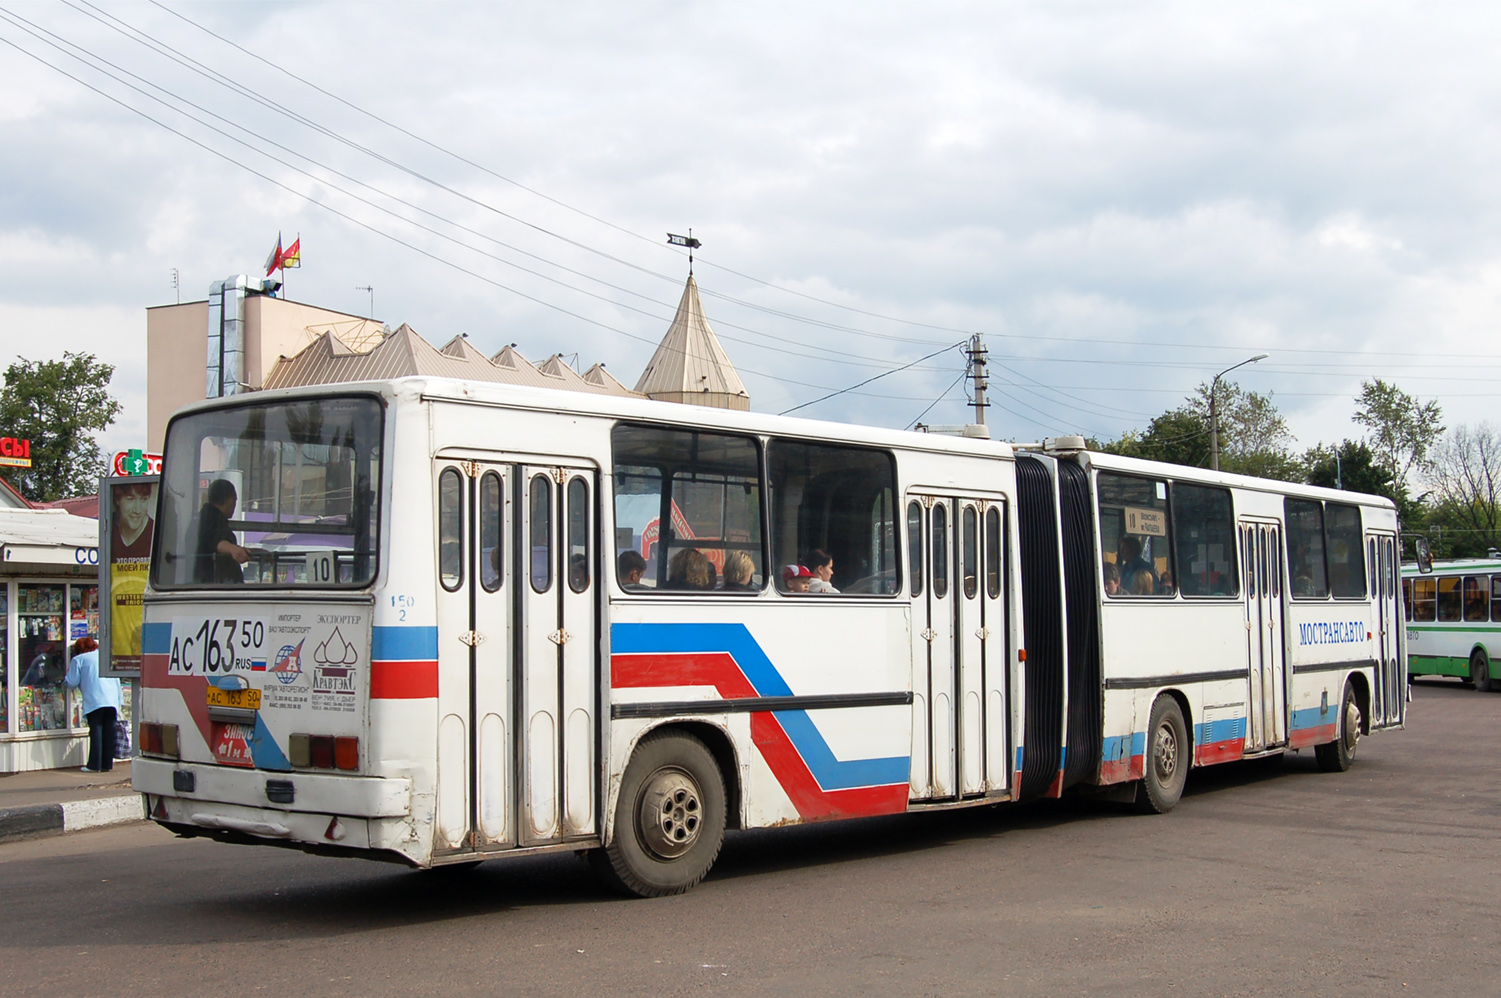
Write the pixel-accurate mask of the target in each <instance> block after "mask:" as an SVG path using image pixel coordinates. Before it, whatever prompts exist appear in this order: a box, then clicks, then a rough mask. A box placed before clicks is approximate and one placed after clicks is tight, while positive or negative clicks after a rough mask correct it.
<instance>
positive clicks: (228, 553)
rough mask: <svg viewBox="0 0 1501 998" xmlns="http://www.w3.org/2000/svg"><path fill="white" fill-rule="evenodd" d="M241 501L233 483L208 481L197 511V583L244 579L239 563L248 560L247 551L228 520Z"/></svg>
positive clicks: (226, 480)
mask: <svg viewBox="0 0 1501 998" xmlns="http://www.w3.org/2000/svg"><path fill="white" fill-rule="evenodd" d="M239 501H240V497H239V495H238V494H237V493H236V492H235V487H234V483H233V482H231V481H229V480H228V479H227V478H216V479H214V480H213V481H212V482H210V483H209V486H208V495H207V496H206V497H205V502H204V504H203V508H202V509H201V510H199V511H198V546H197V548H196V549H195V552H194V553H195V555H196V557H195V559H194V565H193V574H194V581H196V582H244V581H245V573H244V571H242V570H241V568H240V566H241V565H243V564H245V563H246V562H247V561H249V560H250V552H249V551H247V550H245V549H244V548H242V547H240V545H239V544H237V543H235V533H234V531H233V530H230V529H229V521H230V519H231V518H233V516H234V515H235V505H236V504H237V503H238V502H239Z"/></svg>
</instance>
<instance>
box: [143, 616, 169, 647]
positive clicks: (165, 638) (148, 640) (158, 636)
mask: <svg viewBox="0 0 1501 998" xmlns="http://www.w3.org/2000/svg"><path fill="white" fill-rule="evenodd" d="M141 654H142V655H170V654H172V624H171V623H170V622H168V623H165V624H142V625H141Z"/></svg>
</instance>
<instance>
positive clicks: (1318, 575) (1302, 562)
mask: <svg viewBox="0 0 1501 998" xmlns="http://www.w3.org/2000/svg"><path fill="white" fill-rule="evenodd" d="M1283 511H1284V515H1285V516H1286V517H1287V561H1288V565H1289V569H1288V570H1289V572H1290V573H1291V574H1292V587H1293V593H1292V595H1293V599H1324V598H1325V597H1327V596H1328V595H1329V570H1328V566H1327V565H1326V564H1325V563H1324V505H1323V503H1320V502H1319V501H1318V500H1316V499H1292V498H1289V499H1287V500H1285V501H1284V503H1283ZM1362 574H1364V571H1363V570H1362Z"/></svg>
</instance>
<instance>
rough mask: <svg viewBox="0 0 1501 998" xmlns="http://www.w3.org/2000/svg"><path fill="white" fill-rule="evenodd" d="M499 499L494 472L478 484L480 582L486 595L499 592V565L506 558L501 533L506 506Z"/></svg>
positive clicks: (502, 532) (498, 480)
mask: <svg viewBox="0 0 1501 998" xmlns="http://www.w3.org/2000/svg"><path fill="white" fill-rule="evenodd" d="M501 495H502V492H501V485H500V476H499V475H497V474H496V473H495V472H493V471H487V472H485V477H483V478H481V479H480V481H479V537H480V540H479V557H480V564H479V581H480V585H482V586H484V588H485V592H487V593H493V592H495V591H496V590H497V589H499V588H500V580H501V575H502V572H501V565H502V564H503V559H504V558H505V544H504V543H503V541H502V535H503V534H504V531H503V530H502V529H501V524H502V523H503V522H504V517H505V503H504V502H503V501H502V499H501Z"/></svg>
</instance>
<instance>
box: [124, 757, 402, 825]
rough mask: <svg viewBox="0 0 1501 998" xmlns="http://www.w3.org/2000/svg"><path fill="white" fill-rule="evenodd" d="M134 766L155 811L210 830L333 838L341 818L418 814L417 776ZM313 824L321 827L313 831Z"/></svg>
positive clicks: (158, 763) (144, 761) (134, 779)
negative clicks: (333, 824) (414, 787)
mask: <svg viewBox="0 0 1501 998" xmlns="http://www.w3.org/2000/svg"><path fill="white" fill-rule="evenodd" d="M130 769H131V784H132V786H133V787H134V788H135V789H136V790H137V791H139V792H140V793H143V794H146V795H147V802H148V803H147V806H148V807H149V808H151V811H152V817H154V818H157V819H158V820H163V819H165V820H168V821H171V822H172V823H174V824H186V825H196V826H198V827H201V828H205V829H209V830H213V829H219V830H228V831H239V832H244V833H246V834H250V835H257V836H261V837H264V838H281V839H292V840H294V841H327V840H328V839H327V836H326V835H325V832H326V831H327V829H328V828H329V825H330V819H331V818H333V817H340V818H355V819H361V818H365V819H369V818H405V817H408V816H410V815H411V813H412V781H411V780H407V779H388V778H382V777H375V776H328V775H322V774H318V773H276V772H269V771H267V770H260V769H237V768H233V767H229V766H214V765H203V764H194V763H173V762H168V761H165V760H161V759H148V758H136V759H133V760H131V766H130ZM189 788H191V789H189ZM345 824H346V825H348V826H351V827H352V826H354V825H355V824H356V823H355V822H346V823H345ZM358 824H359V825H361V826H363V825H364V824H365V823H364V822H358ZM315 825H316V826H317V827H316V829H314V827H313V826H315ZM303 826H307V827H306V828H304V827H303ZM313 831H316V833H317V834H316V835H313V836H311V838H307V837H305V835H306V834H307V833H310V832H313ZM343 844H348V845H356V843H354V842H347V843H343Z"/></svg>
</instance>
